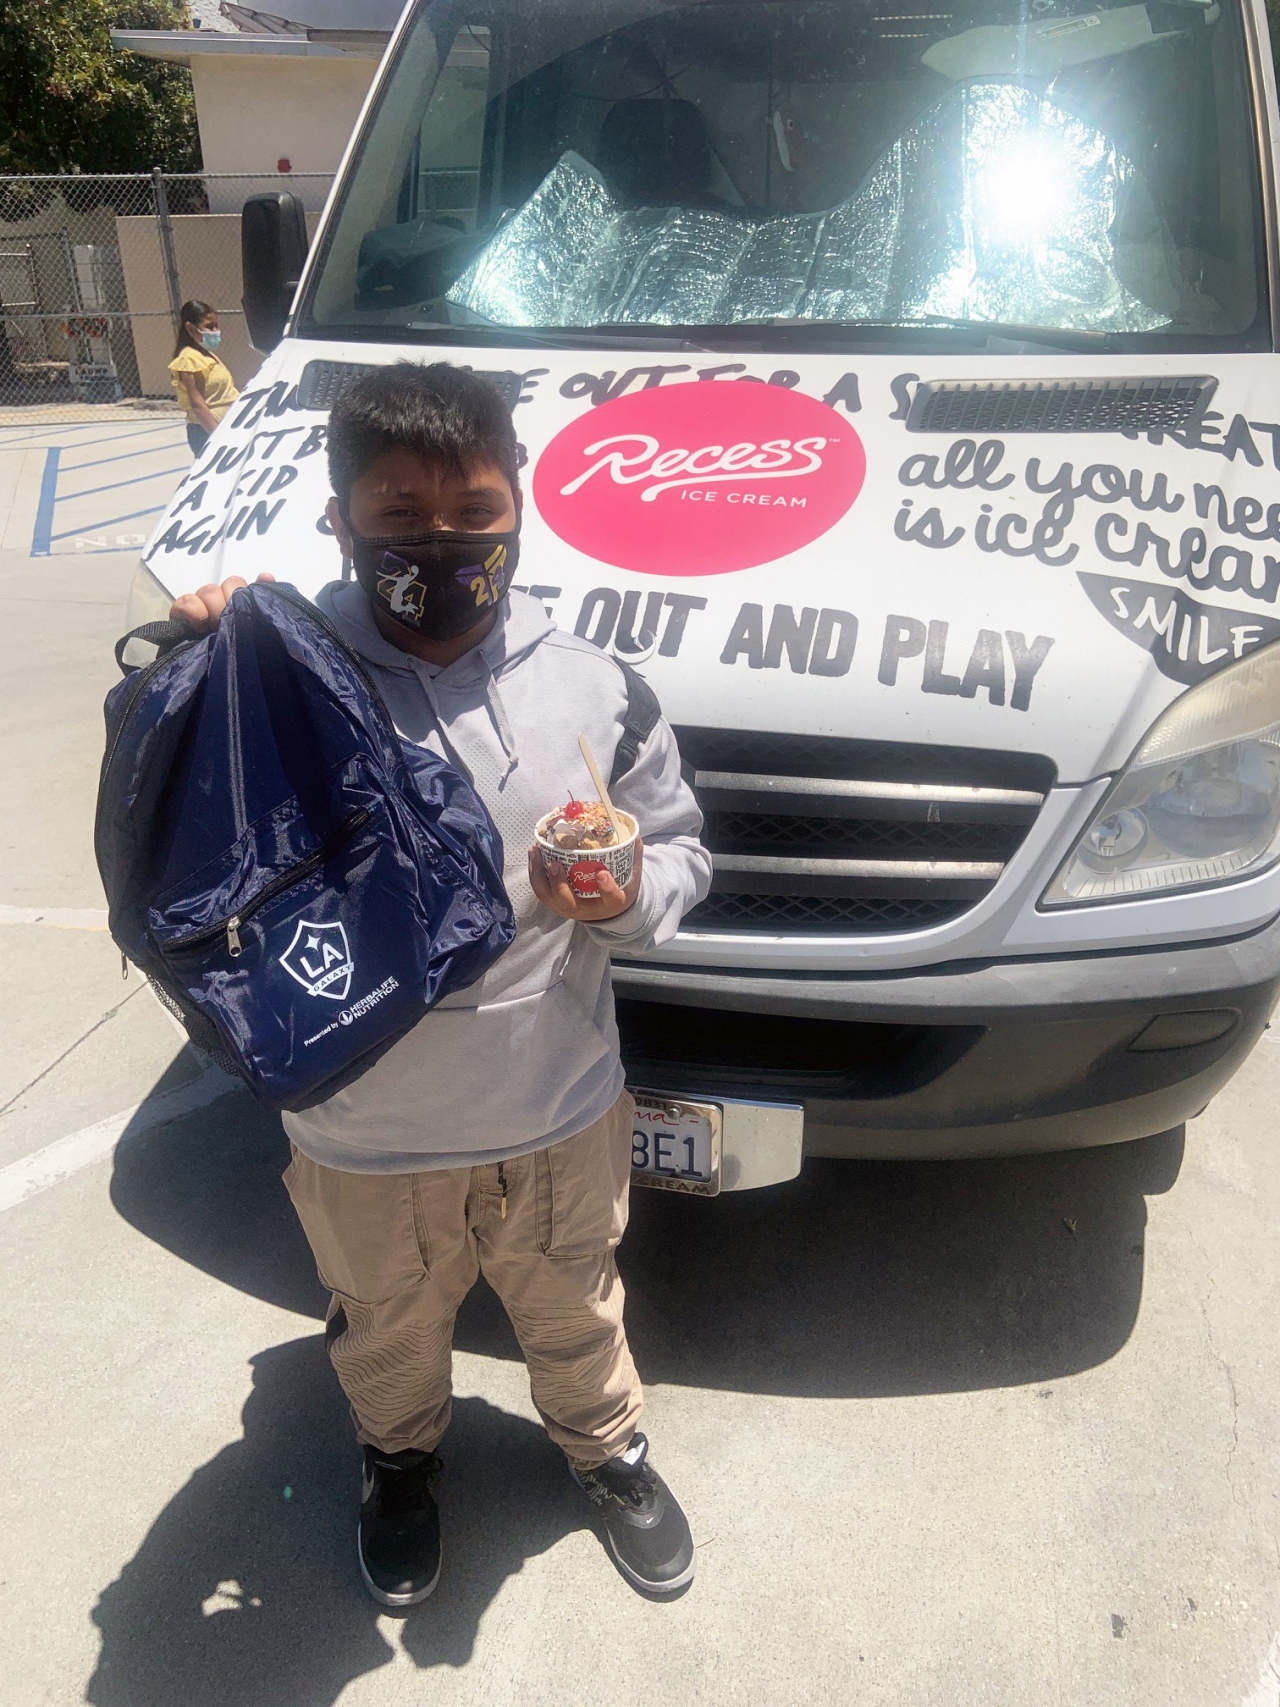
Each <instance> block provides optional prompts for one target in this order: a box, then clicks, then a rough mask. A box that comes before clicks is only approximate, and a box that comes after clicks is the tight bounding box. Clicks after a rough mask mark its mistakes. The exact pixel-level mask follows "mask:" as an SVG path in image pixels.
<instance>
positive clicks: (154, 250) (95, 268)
mask: <svg viewBox="0 0 1280 1707" xmlns="http://www.w3.org/2000/svg"><path fill="white" fill-rule="evenodd" d="M332 181H333V180H332V176H331V175H330V174H328V173H318V172H316V173H313V172H292V173H287V174H286V173H278V174H277V173H270V174H266V175H263V176H259V177H250V176H241V175H232V174H227V173H214V172H179V173H166V172H161V171H159V170H158V169H157V170H156V171H154V172H150V173H134V174H121V175H114V176H105V175H98V174H93V173H84V174H79V173H76V174H73V175H64V176H57V177H54V176H46V177H2V176H0V420H3V421H16V420H21V421H32V422H34V421H44V420H61V419H86V418H90V419H99V418H101V417H102V416H104V415H107V414H115V415H118V414H121V413H133V412H136V411H138V410H146V409H161V408H165V407H171V408H176V407H177V402H176V398H175V395H174V390H173V385H172V381H171V378H170V375H169V372H168V366H167V364H168V362H169V361H170V359H171V357H172V355H173V349H174V342H175V339H176V337H177V332H178V325H179V318H180V316H179V309H180V307H181V305H182V303H184V302H186V301H189V300H190V299H192V298H197V299H199V300H201V301H204V302H207V303H209V304H211V305H212V306H213V307H214V308H216V309H217V311H218V319H219V321H220V323H221V325H222V329H223V339H222V346H221V349H220V350H219V352H218V354H219V356H220V357H221V359H222V360H223V361H225V363H226V365H227V366H228V367H229V368H230V369H231V372H232V374H233V375H234V377H235V380H236V383H237V385H239V386H241V387H243V386H244V384H245V383H246V382H247V381H248V380H249V379H250V378H251V377H252V375H253V374H254V372H255V371H256V369H257V367H258V364H259V362H260V361H261V359H262V358H261V356H260V355H259V354H258V352H257V351H256V350H255V349H254V348H253V347H252V345H251V344H250V343H249V335H248V332H247V330H246V328H245V321H244V310H243V309H242V308H241V306H240V297H241V276H240V210H241V208H242V207H243V206H244V203H245V200H246V199H247V198H248V197H249V196H251V195H254V194H256V193H258V192H259V191H262V190H292V191H293V192H294V194H295V195H298V196H300V197H301V199H302V202H303V205H304V207H305V208H306V209H307V225H308V229H309V230H311V231H314V229H315V225H316V222H317V221H318V219H319V215H320V210H321V208H322V207H323V206H324V202H325V198H326V196H327V195H328V193H329V186H330V184H331V183H332Z"/></svg>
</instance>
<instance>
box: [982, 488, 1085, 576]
mask: <svg viewBox="0 0 1280 1707" xmlns="http://www.w3.org/2000/svg"><path fill="white" fill-rule="evenodd" d="M982 511H983V513H982V515H980V516H979V517H978V520H977V522H976V524H975V526H974V530H973V542H974V544H975V545H976V546H977V547H978V550H979V551H985V552H987V553H989V554H994V553H996V552H999V553H1001V554H1002V555H1003V556H1005V557H1034V558H1036V559H1038V561H1039V562H1041V563H1044V564H1046V565H1047V566H1048V567H1049V568H1056V567H1057V566H1058V565H1059V564H1062V563H1070V562H1071V561H1072V560H1073V559H1074V558H1076V557H1078V556H1079V555H1080V547H1079V546H1078V545H1068V546H1067V547H1066V548H1065V550H1063V551H1060V552H1059V553H1058V555H1057V556H1056V557H1055V556H1054V555H1053V549H1054V547H1055V546H1059V545H1061V544H1062V540H1063V534H1064V533H1065V531H1066V530H1065V528H1064V526H1063V524H1062V523H1060V522H1053V521H1049V520H1048V519H1047V518H1046V517H1044V516H1041V518H1040V520H1039V521H1038V522H1036V523H1035V525H1034V526H1032V524H1031V523H1030V522H1028V521H1027V519H1026V518H1025V516H1020V515H1019V514H1018V512H1017V511H1016V510H1009V511H1007V512H1006V513H1005V514H1004V515H1003V516H1001V517H1000V518H999V519H998V520H997V521H994V522H993V521H992V519H991V518H992V513H993V512H992V508H991V505H990V504H984V505H983V506H982ZM1028 528H1030V529H1031V542H1030V544H1028V545H1015V544H1014V539H1013V536H1014V535H1015V534H1017V535H1018V536H1019V537H1022V536H1025V534H1026V532H1027V529H1028Z"/></svg>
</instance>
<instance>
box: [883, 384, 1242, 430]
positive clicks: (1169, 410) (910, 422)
mask: <svg viewBox="0 0 1280 1707" xmlns="http://www.w3.org/2000/svg"><path fill="white" fill-rule="evenodd" d="M1217 387H1218V382H1217V380H1216V379H1211V378H1209V377H1207V376H1205V375H1197V376H1194V377H1191V378H1186V377H1182V378H1180V377H1177V376H1172V377H1169V378H1164V379H1153V378H1146V379H1144V378H1141V377H1134V378H1123V379H1077V380H1069V379H1027V380H951V379H946V380H943V379H935V380H925V381H923V382H922V383H921V384H920V385H919V386H917V388H916V394H915V397H914V398H913V399H912V403H911V410H910V413H909V414H908V416H907V431H908V432H909V433H1173V432H1178V431H1181V430H1184V429H1185V428H1187V427H1189V426H1191V425H1192V424H1193V423H1194V422H1195V421H1197V420H1199V418H1200V417H1201V415H1203V413H1204V411H1205V410H1206V409H1207V408H1208V407H1209V402H1210V399H1211V398H1212V397H1213V394H1214V392H1215V391H1216V390H1217Z"/></svg>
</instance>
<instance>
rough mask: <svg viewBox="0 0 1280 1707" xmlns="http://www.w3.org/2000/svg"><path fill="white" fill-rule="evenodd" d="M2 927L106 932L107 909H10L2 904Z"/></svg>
mask: <svg viewBox="0 0 1280 1707" xmlns="http://www.w3.org/2000/svg"><path fill="white" fill-rule="evenodd" d="M0 925H48V926H51V927H52V929H54V930H56V931H105V930H106V928H107V909H106V908H105V907H10V906H7V905H6V904H5V903H3V902H0Z"/></svg>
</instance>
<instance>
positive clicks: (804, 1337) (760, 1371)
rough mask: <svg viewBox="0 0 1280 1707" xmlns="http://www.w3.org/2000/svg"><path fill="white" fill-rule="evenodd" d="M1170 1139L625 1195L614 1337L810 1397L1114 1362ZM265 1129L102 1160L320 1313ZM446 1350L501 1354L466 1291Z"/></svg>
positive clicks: (1032, 1377) (210, 1247)
mask: <svg viewBox="0 0 1280 1707" xmlns="http://www.w3.org/2000/svg"><path fill="white" fill-rule="evenodd" d="M1182 1149H1183V1134H1182V1132H1181V1131H1178V1132H1174V1133H1167V1134H1165V1135H1164V1136H1162V1137H1158V1138H1148V1139H1144V1140H1142V1141H1141V1142H1139V1143H1135V1144H1120V1145H1115V1146H1113V1147H1110V1148H1107V1149H1102V1150H1082V1151H1073V1152H1067V1153H1063V1154H1059V1155H1052V1156H1035V1157H1021V1158H1017V1159H1014V1160H1007V1161H977V1162H926V1163H907V1162H892V1163H890V1162H876V1163H870V1162H835V1161H817V1160H815V1161H810V1162H809V1163H808V1164H806V1167H805V1171H804V1174H803V1176H802V1177H801V1178H800V1179H799V1180H795V1181H793V1182H791V1183H790V1184H789V1185H785V1186H777V1187H773V1188H771V1189H769V1190H766V1191H760V1192H745V1193H743V1194H741V1195H737V1194H732V1195H727V1196H725V1197H722V1198H720V1199H718V1200H716V1201H714V1202H703V1201H699V1200H694V1199H688V1198H682V1197H677V1196H673V1195H667V1194H665V1193H660V1192H650V1191H636V1192H634V1193H633V1194H632V1221H631V1228H630V1230H629V1232H628V1234H627V1238H626V1241H625V1243H624V1245H623V1248H622V1255H621V1266H622V1269H623V1273H624V1276H625V1279H626V1283H627V1289H628V1304H627V1324H628V1331H629V1334H630V1337H631V1342H632V1346H633V1348H634V1351H635V1355H636V1362H637V1364H638V1365H639V1368H640V1372H641V1375H642V1376H643V1378H644V1379H645V1380H646V1381H650V1382H676V1383H680V1384H687V1385H692V1386H698V1387H713V1388H730V1389H735V1390H739V1391H744V1392H763V1393H779V1394H794V1395H819V1396H824V1397H858V1396H879V1395H891V1394H910V1393H937V1392H958V1391H965V1390H970V1389H978V1388H985V1387H994V1386H1008V1385H1018V1384H1022V1383H1026V1382H1035V1381H1047V1380H1050V1379H1055V1378H1058V1377H1061V1376H1064V1375H1070V1374H1073V1373H1075V1372H1077V1371H1079V1370H1082V1369H1088V1368H1091V1367H1093V1366H1094V1365H1096V1364H1099V1363H1101V1362H1104V1361H1105V1360H1106V1359H1107V1358H1109V1357H1112V1356H1114V1355H1115V1353H1116V1352H1117V1351H1119V1350H1120V1348H1121V1347H1122V1346H1123V1345H1124V1344H1125V1342H1126V1340H1127V1339H1128V1337H1129V1335H1130V1333H1131V1331H1132V1329H1133V1325H1134V1322H1135V1321H1136V1319H1137V1314H1138V1307H1139V1304H1140V1302H1141V1296H1142V1275H1143V1240H1144V1235H1145V1230H1146V1219H1147V1217H1146V1203H1145V1199H1146V1197H1148V1196H1151V1195H1155V1194H1158V1193H1161V1192H1165V1191H1167V1190H1169V1188H1170V1187H1171V1186H1172V1185H1173V1183H1174V1181H1175V1180H1176V1179H1177V1175H1178V1169H1179V1167H1180V1165H1181V1159H1182ZM287 1159H288V1146H287V1143H286V1140H285V1138H284V1136H283V1133H282V1131H281V1129H280V1125H279V1122H278V1121H276V1120H275V1119H273V1118H271V1117H269V1116H267V1115H264V1114H262V1113H261V1112H260V1111H259V1110H258V1109H257V1108H256V1107H255V1106H254V1105H253V1104H252V1103H251V1102H250V1101H249V1099H248V1098H247V1097H244V1096H231V1097H228V1098H226V1099H224V1100H223V1101H222V1102H220V1103H217V1104H215V1105H214V1106H213V1107H211V1108H208V1109H205V1110H202V1111H201V1112H200V1113H198V1114H195V1115H192V1116H190V1117H189V1118H187V1119H184V1120H180V1121H175V1122H173V1123H172V1124H170V1125H168V1126H165V1127H161V1128H158V1129H154V1130H152V1131H150V1132H146V1133H143V1134H140V1135H139V1136H138V1137H137V1138H135V1139H131V1140H130V1141H129V1142H128V1143H126V1144H124V1145H122V1146H121V1148H120V1149H119V1151H118V1152H117V1158H116V1166H115V1174H114V1178H113V1181H112V1201H113V1202H114V1204H115V1206H116V1208H117V1209H118V1210H119V1212H120V1214H121V1215H123V1216H124V1218H125V1219H126V1220H127V1221H129V1222H130V1223H131V1224H132V1225H133V1226H135V1227H137V1228H138V1230H139V1231H140V1232H142V1233H144V1234H146V1235H147V1236H148V1237H149V1238H152V1239H155V1240H156V1241H157V1242H158V1243H159V1244H161V1245H163V1246H164V1247H165V1248H167V1249H168V1250H171V1251H173V1252H174V1254H175V1255H177V1256H179V1257H181V1258H183V1260H185V1261H187V1262H190V1263H193V1264H195V1265H196V1266H197V1267H199V1268H201V1269H203V1270H205V1271H206V1272H207V1273H209V1274H212V1275H215V1276H216V1277H217V1278H218V1279H220V1280H222V1281H224V1282H226V1284H227V1285H229V1286H234V1287H236V1288H238V1289H240V1290H242V1291H244V1292H248V1293H251V1294H253V1295H255V1296H257V1297H261V1298H265V1299H267V1300H269V1301H270V1302H272V1303H275V1304H279V1305H282V1306H283V1307H284V1308H286V1309H289V1310H293V1311H295V1312H297V1313H299V1314H304V1315H306V1314H309V1315H314V1316H315V1317H317V1318H318V1319H319V1318H321V1317H322V1316H323V1313H324V1305H325V1296H324V1294H323V1292H322V1291H321V1289H320V1286H319V1284H318V1282H317V1280H316V1276H315V1270H314V1267H313V1265H312V1262H311V1256H310V1253H309V1251H308V1249H307V1245H306V1241H305V1240H304V1238H303V1236H302V1232H301V1230H300V1228H299V1227H298V1224H297V1221H296V1219H295V1217H294V1215H293V1211H292V1208H291V1206H290V1204H289V1201H288V1198H287V1196H286V1194H285V1191H284V1188H283V1186H282V1185H281V1183H280V1177H279V1176H280V1174H281V1172H282V1171H283V1168H284V1166H285V1163H286V1161H287ZM455 1343H456V1344H457V1346H458V1348H459V1350H463V1351H471V1352H478V1353H482V1354H484V1355H488V1356H493V1357H516V1356H517V1355H518V1352H517V1348H516V1343H515V1338H514V1336H513V1334H512V1332H511V1329H510V1327H509V1325H508V1323H507V1320H506V1317H505V1315H504V1313H503V1311H502V1309H501V1306H500V1305H499V1304H498V1302H497V1300H496V1299H495V1298H494V1297H493V1295H492V1293H490V1292H488V1290H487V1288H485V1287H484V1285H483V1284H481V1285H480V1286H478V1287H477V1288H476V1289H475V1291H474V1292H473V1293H472V1295H471V1297H470V1298H469V1299H468V1301H467V1303H466V1305H465V1306H464V1307H463V1310H462V1312H461V1314H460V1315H459V1318H458V1328H457V1335H456V1341H455Z"/></svg>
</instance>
